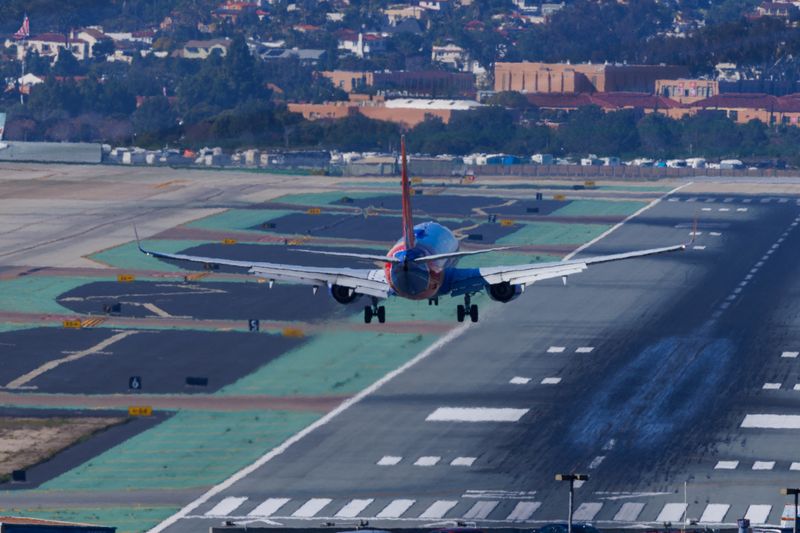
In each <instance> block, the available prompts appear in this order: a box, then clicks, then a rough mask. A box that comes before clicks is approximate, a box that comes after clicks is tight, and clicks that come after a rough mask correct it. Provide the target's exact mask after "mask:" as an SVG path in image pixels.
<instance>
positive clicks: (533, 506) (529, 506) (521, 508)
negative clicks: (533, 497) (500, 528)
mask: <svg viewBox="0 0 800 533" xmlns="http://www.w3.org/2000/svg"><path fill="white" fill-rule="evenodd" d="M541 506H542V502H519V503H518V504H517V505H516V507H514V510H513V511H511V514H509V515H508V517H506V520H510V521H512V522H524V521H525V520H527V519H529V518H530V517H531V515H533V513H535V512H536V510H537V509H538V508H539V507H541Z"/></svg>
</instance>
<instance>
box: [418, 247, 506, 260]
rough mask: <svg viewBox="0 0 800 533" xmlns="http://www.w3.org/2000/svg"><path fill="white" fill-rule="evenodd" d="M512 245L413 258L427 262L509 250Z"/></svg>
mask: <svg viewBox="0 0 800 533" xmlns="http://www.w3.org/2000/svg"><path fill="white" fill-rule="evenodd" d="M511 248H513V247H512V246H503V247H500V248H486V249H484V250H472V251H470V252H450V253H446V254H434V255H425V256H422V257H417V258H416V259H414V262H416V263H427V262H430V261H438V260H439V259H450V258H452V257H464V256H466V255H476V254H485V253H488V252H499V251H500V250H510V249H511Z"/></svg>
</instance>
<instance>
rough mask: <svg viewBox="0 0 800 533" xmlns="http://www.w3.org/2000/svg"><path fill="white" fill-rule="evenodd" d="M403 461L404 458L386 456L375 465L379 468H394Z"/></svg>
mask: <svg viewBox="0 0 800 533" xmlns="http://www.w3.org/2000/svg"><path fill="white" fill-rule="evenodd" d="M402 460H403V458H402V457H399V456H397V455H384V456H383V457H381V458H380V459H379V460H378V462H377V463H375V464H377V465H378V466H394V465H396V464H397V463H399V462H400V461H402Z"/></svg>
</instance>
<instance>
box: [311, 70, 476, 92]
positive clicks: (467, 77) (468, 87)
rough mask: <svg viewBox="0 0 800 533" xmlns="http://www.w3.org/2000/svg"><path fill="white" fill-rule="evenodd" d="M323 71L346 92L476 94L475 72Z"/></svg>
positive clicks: (335, 84)
mask: <svg viewBox="0 0 800 533" xmlns="http://www.w3.org/2000/svg"><path fill="white" fill-rule="evenodd" d="M321 74H322V75H323V76H325V77H326V78H328V79H330V80H331V83H333V85H334V86H335V87H337V88H339V89H342V90H343V91H345V92H347V93H357V92H365V91H374V92H379V93H382V94H384V95H402V96H420V97H422V96H424V97H430V98H441V97H458V98H475V76H474V75H473V74H469V73H466V72H444V71H440V70H413V71H396V72H359V71H345V70H334V71H326V72H322V73H321Z"/></svg>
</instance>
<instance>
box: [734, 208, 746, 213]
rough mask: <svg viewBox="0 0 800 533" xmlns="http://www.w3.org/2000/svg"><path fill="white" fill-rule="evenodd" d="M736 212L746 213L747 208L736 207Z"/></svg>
mask: <svg viewBox="0 0 800 533" xmlns="http://www.w3.org/2000/svg"><path fill="white" fill-rule="evenodd" d="M736 210H737V211H739V212H742V213H743V212H745V211H747V208H746V207H738V208H737V209H736Z"/></svg>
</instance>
